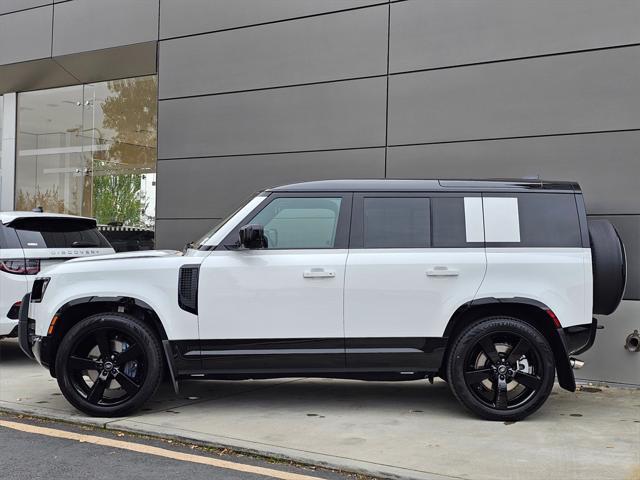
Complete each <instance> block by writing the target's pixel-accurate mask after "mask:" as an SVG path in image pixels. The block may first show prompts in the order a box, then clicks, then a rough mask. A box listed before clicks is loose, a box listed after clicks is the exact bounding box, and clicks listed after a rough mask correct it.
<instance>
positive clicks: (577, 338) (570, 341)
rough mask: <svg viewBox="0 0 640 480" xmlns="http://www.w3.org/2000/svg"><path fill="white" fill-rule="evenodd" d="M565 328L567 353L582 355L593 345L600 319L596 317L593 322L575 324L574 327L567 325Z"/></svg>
mask: <svg viewBox="0 0 640 480" xmlns="http://www.w3.org/2000/svg"><path fill="white" fill-rule="evenodd" d="M563 330H564V337H565V342H566V347H567V354H568V355H580V354H581V353H584V352H586V351H587V350H589V349H590V348H591V347H592V346H593V343H594V342H595V340H596V333H597V331H598V320H597V319H595V318H594V319H593V321H592V322H591V323H585V324H583V325H574V326H572V327H566V328H564V329H563Z"/></svg>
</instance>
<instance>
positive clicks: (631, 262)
mask: <svg viewBox="0 0 640 480" xmlns="http://www.w3.org/2000/svg"><path fill="white" fill-rule="evenodd" d="M595 218H606V219H608V220H610V221H611V223H613V225H614V226H615V227H616V229H617V230H618V233H619V234H620V237H622V241H623V242H624V247H625V250H626V252H627V289H626V291H625V295H624V298H626V299H627V300H640V215H607V216H598V217H595ZM638 326H639V327H640V325H638Z"/></svg>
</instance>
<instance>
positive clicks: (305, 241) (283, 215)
mask: <svg viewBox="0 0 640 480" xmlns="http://www.w3.org/2000/svg"><path fill="white" fill-rule="evenodd" d="M341 203H342V199H341V198H339V197H338V198H328V197H319V198H285V197H280V198H276V199H274V200H273V201H272V202H271V203H269V204H268V205H267V206H266V207H265V208H264V209H262V210H261V211H260V213H258V214H257V215H256V216H255V217H253V219H252V220H251V221H250V222H249V223H253V224H258V225H262V226H263V227H264V233H265V236H266V237H267V242H268V246H267V248H280V249H281V248H290V249H293V248H333V247H334V245H335V240H336V230H337V227H338V217H339V214H340V205H341Z"/></svg>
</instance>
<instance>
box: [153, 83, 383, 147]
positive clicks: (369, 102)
mask: <svg viewBox="0 0 640 480" xmlns="http://www.w3.org/2000/svg"><path fill="white" fill-rule="evenodd" d="M160 83H162V78H160ZM385 92H386V79H385V78H372V79H365V80H352V81H345V82H336V83H326V84H318V85H308V86H303V87H292V88H279V89H274V90H262V91H255V92H246V93H234V94H230V95H214V96H209V97H197V98H189V99H180V100H164V101H161V102H160V110H159V135H158V145H159V147H158V148H159V157H160V158H180V157H196V156H213V155H215V156H222V155H237V154H251V153H270V152H291V151H301V150H324V149H339V148H357V147H373V146H380V145H384V141H385Z"/></svg>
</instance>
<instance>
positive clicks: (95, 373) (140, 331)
mask: <svg viewBox="0 0 640 480" xmlns="http://www.w3.org/2000/svg"><path fill="white" fill-rule="evenodd" d="M162 366H163V364H162V356H161V350H160V343H159V341H158V339H157V337H156V336H155V334H154V333H153V331H151V330H150V329H149V327H148V326H147V325H146V324H144V323H142V322H140V321H139V320H138V319H136V318H134V317H132V316H129V315H126V314H121V313H104V314H98V315H94V316H91V317H89V318H86V319H84V320H82V321H81V322H79V323H78V324H76V325H75V326H74V327H73V328H72V329H71V330H70V331H69V332H68V333H67V334H66V335H65V337H64V338H63V340H62V343H61V345H60V348H59V350H58V354H57V357H56V372H57V377H58V384H59V386H60V389H61V390H62V393H63V394H64V396H65V397H66V398H67V400H69V402H71V403H72V404H73V405H74V406H75V407H76V408H78V409H79V410H82V411H83V412H85V413H88V414H90V415H95V416H105V417H110V416H120V415H124V414H126V413H128V412H131V411H133V410H135V409H137V408H139V407H140V406H141V405H142V404H143V403H144V402H145V401H146V400H147V399H148V398H149V397H150V396H151V395H153V393H154V392H155V391H156V389H157V388H158V385H159V383H160V380H161V378H162Z"/></svg>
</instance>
